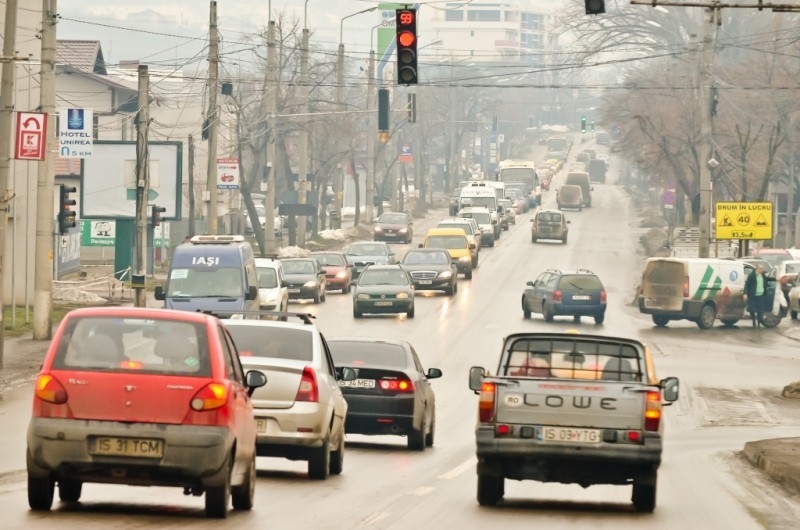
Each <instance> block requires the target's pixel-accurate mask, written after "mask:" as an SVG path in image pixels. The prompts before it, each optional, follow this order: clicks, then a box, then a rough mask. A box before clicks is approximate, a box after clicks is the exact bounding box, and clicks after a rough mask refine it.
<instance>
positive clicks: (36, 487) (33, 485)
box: [28, 475, 56, 512]
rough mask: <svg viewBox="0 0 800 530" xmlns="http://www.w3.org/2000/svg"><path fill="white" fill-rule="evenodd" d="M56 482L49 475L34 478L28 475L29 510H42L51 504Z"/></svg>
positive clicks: (47, 508) (45, 509)
mask: <svg viewBox="0 0 800 530" xmlns="http://www.w3.org/2000/svg"><path fill="white" fill-rule="evenodd" d="M55 487H56V483H55V482H54V481H53V479H51V478H50V477H44V478H35V477H31V476H30V475H28V506H29V507H30V509H31V510H34V511H37V512H43V511H47V510H49V509H50V508H51V507H52V506H53V493H55Z"/></svg>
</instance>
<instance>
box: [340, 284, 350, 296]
mask: <svg viewBox="0 0 800 530" xmlns="http://www.w3.org/2000/svg"><path fill="white" fill-rule="evenodd" d="M349 292H350V282H347V283H346V284H345V285H344V287H342V293H344V294H348V293H349Z"/></svg>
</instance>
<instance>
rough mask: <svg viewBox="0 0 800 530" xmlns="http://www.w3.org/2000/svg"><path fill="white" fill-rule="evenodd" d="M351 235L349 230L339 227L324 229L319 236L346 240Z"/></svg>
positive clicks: (334, 239)
mask: <svg viewBox="0 0 800 530" xmlns="http://www.w3.org/2000/svg"><path fill="white" fill-rule="evenodd" d="M348 236H349V231H348V230H343V229H341V228H337V229H336V230H322V231H321V232H320V233H319V237H321V238H322V239H331V240H333V241H345V240H346V239H347V238H348Z"/></svg>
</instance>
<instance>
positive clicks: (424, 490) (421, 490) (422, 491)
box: [409, 486, 436, 497]
mask: <svg viewBox="0 0 800 530" xmlns="http://www.w3.org/2000/svg"><path fill="white" fill-rule="evenodd" d="M435 489H436V488H434V487H432V486H420V487H418V488H414V489H413V490H411V491H410V492H409V495H416V496H417V497H422V496H423V495H427V494H428V493H430V492H432V491H433V490H435Z"/></svg>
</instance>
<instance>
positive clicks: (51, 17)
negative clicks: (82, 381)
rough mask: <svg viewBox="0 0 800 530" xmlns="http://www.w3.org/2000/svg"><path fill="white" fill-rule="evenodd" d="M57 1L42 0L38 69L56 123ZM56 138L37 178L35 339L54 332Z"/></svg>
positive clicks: (43, 103)
mask: <svg viewBox="0 0 800 530" xmlns="http://www.w3.org/2000/svg"><path fill="white" fill-rule="evenodd" d="M57 3H58V2H57V0H42V64H41V67H40V70H39V77H40V81H39V83H40V87H41V88H40V93H39V107H40V108H41V112H42V113H44V114H47V116H48V121H49V122H50V123H55V120H54V119H53V116H54V115H55V112H56V17H57V16H58V7H57ZM53 137H54V135H52V134H47V135H45V138H44V140H43V141H44V153H45V155H44V160H42V161H41V162H39V168H38V169H39V171H38V175H37V178H36V249H35V253H34V256H35V259H34V269H35V270H34V275H33V338H34V339H35V340H49V339H50V338H51V336H52V333H53V322H52V319H53V315H52V308H53V295H52V290H53V234H54V233H55V230H54V227H53V219H54V217H55V216H54V215H53V213H54V212H53V187H54V186H55V174H54V173H53V156H54V152H53V151H54V149H53Z"/></svg>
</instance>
